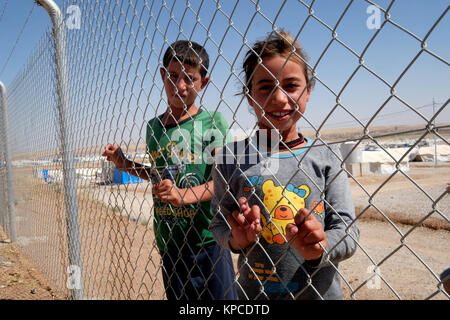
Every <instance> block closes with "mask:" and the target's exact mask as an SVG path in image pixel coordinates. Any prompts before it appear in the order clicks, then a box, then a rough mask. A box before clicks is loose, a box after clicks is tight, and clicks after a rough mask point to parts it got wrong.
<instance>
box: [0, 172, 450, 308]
mask: <svg viewBox="0 0 450 320" xmlns="http://www.w3.org/2000/svg"><path fill="white" fill-rule="evenodd" d="M407 175H408V177H409V179H408V178H406V177H405V175H403V174H396V175H394V176H392V177H389V176H365V177H355V180H356V181H355V180H352V179H351V186H352V192H353V198H354V202H355V206H356V208H357V212H358V213H359V215H358V220H357V223H358V225H359V227H360V229H361V239H360V242H359V244H360V247H359V248H358V250H357V252H356V253H355V255H354V256H353V257H352V258H351V259H349V260H347V261H344V262H342V263H341V264H340V268H339V270H340V272H341V274H342V276H343V280H342V284H343V290H344V296H345V299H351V298H355V299H397V298H401V299H425V298H432V299H448V296H447V295H445V294H444V293H443V292H441V291H439V287H438V285H439V280H438V278H439V274H440V273H441V272H442V271H444V270H445V269H446V268H448V267H450V251H449V250H446V249H445V248H448V247H449V245H450V231H449V230H450V228H449V222H448V217H449V207H450V205H449V202H448V201H449V197H448V195H444V190H445V183H444V181H450V167H449V166H440V167H438V168H434V167H433V166H412V167H411V170H410V171H409V172H407ZM388 178H389V180H388V182H387V183H385V181H386V179H388ZM410 179H412V180H413V181H414V182H415V184H414V183H411V181H410ZM30 181H31V180H30ZM30 181H26V184H27V188H30V185H31V184H32V183H31V182H30ZM361 186H362V187H363V188H362V187H361ZM417 186H420V188H421V190H420V189H418V188H417ZM27 188H25V187H24V188H18V189H17V192H16V196H17V198H18V202H17V205H16V215H17V222H16V223H17V226H18V230H19V232H18V243H17V244H10V243H1V244H0V299H65V298H67V297H68V296H69V295H70V291H69V290H68V289H67V287H66V282H67V278H68V275H67V266H68V263H67V256H66V255H67V254H66V251H67V250H66V243H67V242H66V241H67V240H66V237H67V235H66V234H65V229H64V219H65V217H62V216H61V212H62V211H63V210H61V207H62V206H63V202H62V199H61V193H60V191H59V190H58V189H57V188H55V186H46V185H44V186H41V187H39V188H38V189H36V188H37V187H36V186H35V189H33V190H32V192H31V193H30V189H27ZM106 188H109V193H108V192H107V191H105V190H106ZM27 190H28V191H27ZM83 190H84V191H81V192H80V196H79V212H80V222H81V227H80V238H81V240H82V243H81V254H82V260H83V265H84V270H83V284H84V294H85V297H86V298H87V299H164V293H163V285H162V280H161V279H162V278H161V275H160V272H161V270H160V267H159V254H158V252H157V250H156V249H155V243H154V237H153V232H152V230H151V227H150V226H151V224H150V226H148V225H147V224H146V223H143V221H142V219H141V216H140V214H139V212H142V211H143V210H144V209H145V208H146V206H151V204H150V203H149V200H148V196H147V194H149V192H150V190H149V189H148V186H145V185H143V184H141V185H129V186H121V187H117V186H109V187H108V186H106V187H105V186H103V187H98V188H97V187H94V186H90V187H89V188H88V187H87V186H86V188H85V189H83ZM374 191H376V193H375V195H374ZM417 192H418V193H417ZM369 195H370V196H372V199H373V202H372V203H373V204H374V205H375V206H374V207H376V209H374V207H371V208H365V207H366V206H367V199H365V197H366V198H367V197H369ZM422 195H425V198H424V199H425V200H424V199H421V198H420V197H421V196H422ZM430 199H431V200H430ZM436 200H439V201H436ZM107 203H109V204H110V205H109V206H107V205H106V204H107ZM127 203H129V204H127ZM398 203H400V204H398ZM122 205H123V206H124V207H126V208H128V209H125V210H124V209H123V207H122V208H121V206H122ZM433 208H434V211H433ZM364 209H365V210H364ZM40 212H46V215H45V216H43V215H42V214H39V213H40ZM427 215H429V217H428V218H427V219H425V220H424V221H421V220H423V218H424V217H425V216H427ZM386 218H389V222H388V221H387V220H386ZM27 221H32V222H33V224H32V225H31V224H30V223H27ZM418 223H420V224H418ZM0 237H3V238H0V240H3V239H4V238H5V235H4V234H2V235H0ZM42 257H46V258H45V259H43V258H42ZM374 264H375V265H377V266H378V267H379V269H378V270H379V274H380V277H379V278H377V277H374V276H373V272H371V270H372V268H373V265H374ZM38 270H40V271H41V272H42V273H41V272H38Z"/></svg>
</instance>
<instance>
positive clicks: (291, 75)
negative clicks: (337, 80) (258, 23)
mask: <svg viewBox="0 0 450 320" xmlns="http://www.w3.org/2000/svg"><path fill="white" fill-rule="evenodd" d="M262 65H264V66H261V65H259V66H257V67H256V70H255V72H254V74H253V77H252V86H251V88H252V89H251V92H250V97H249V96H247V99H248V102H249V104H250V105H251V106H252V107H253V108H254V110H255V113H256V116H257V118H258V123H259V127H260V128H265V129H272V128H274V127H275V128H276V129H278V130H279V131H280V132H284V131H286V130H294V131H295V127H296V122H297V121H298V120H299V119H300V117H301V116H302V115H303V113H304V112H305V110H306V103H307V102H308V100H309V94H310V92H311V88H310V87H309V88H306V89H305V87H306V78H305V75H304V73H303V72H304V71H303V66H302V65H300V64H299V63H297V62H295V61H293V60H291V59H289V60H288V61H287V62H286V58H285V57H283V56H279V55H278V56H275V57H270V58H264V59H263V62H262ZM277 81H278V83H279V84H278V86H277ZM262 110H264V114H263V112H262Z"/></svg>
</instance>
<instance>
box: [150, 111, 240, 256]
mask: <svg viewBox="0 0 450 320" xmlns="http://www.w3.org/2000/svg"><path fill="white" fill-rule="evenodd" d="M161 119H162V115H161V116H159V117H156V118H153V119H152V120H150V121H149V122H148V125H147V135H146V143H147V147H148V154H149V156H150V161H151V162H152V166H156V169H157V170H158V176H159V178H161V179H172V180H173V181H175V183H176V186H177V187H178V188H189V187H190V186H192V187H194V186H198V185H201V184H204V183H206V182H208V181H210V180H211V168H212V164H213V161H214V156H213V153H212V151H213V150H214V149H215V148H218V147H221V146H223V145H224V144H225V143H227V142H230V141H233V139H232V137H231V135H230V134H228V135H227V130H228V124H227V122H226V120H225V118H224V117H223V115H222V114H221V113H220V112H215V113H209V112H207V111H202V110H199V113H197V115H195V116H193V117H191V118H189V119H187V120H184V121H181V122H179V123H178V124H174V125H167V126H163V125H162V121H161ZM225 135H227V137H226V138H225ZM153 200H154V201H153V205H154V222H153V228H154V232H155V235H156V244H157V245H158V248H159V249H160V250H161V251H170V252H174V251H179V250H180V249H181V248H182V246H183V244H184V243H185V242H186V240H187V244H189V245H190V247H191V249H192V250H193V251H194V252H195V251H196V250H197V249H198V248H199V247H200V246H201V245H202V244H207V243H210V242H213V241H214V240H213V237H212V234H211V232H210V231H209V223H210V222H211V219H212V218H213V213H212V210H211V201H205V202H198V203H195V204H192V205H183V206H181V207H175V206H172V205H171V204H169V203H163V202H162V201H161V200H159V199H158V198H156V197H154V198H153Z"/></svg>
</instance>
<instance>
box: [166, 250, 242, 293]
mask: <svg viewBox="0 0 450 320" xmlns="http://www.w3.org/2000/svg"><path fill="white" fill-rule="evenodd" d="M161 257H162V260H163V270H162V273H163V279H164V286H165V288H166V296H167V299H168V300H237V293H236V289H235V285H234V269H233V261H232V259H231V255H230V252H229V251H228V250H226V249H223V248H221V247H220V246H219V245H218V244H217V243H215V242H214V243H210V244H206V245H204V246H202V247H201V248H200V249H198V248H195V250H189V248H186V249H183V250H182V251H181V252H176V253H168V252H161Z"/></svg>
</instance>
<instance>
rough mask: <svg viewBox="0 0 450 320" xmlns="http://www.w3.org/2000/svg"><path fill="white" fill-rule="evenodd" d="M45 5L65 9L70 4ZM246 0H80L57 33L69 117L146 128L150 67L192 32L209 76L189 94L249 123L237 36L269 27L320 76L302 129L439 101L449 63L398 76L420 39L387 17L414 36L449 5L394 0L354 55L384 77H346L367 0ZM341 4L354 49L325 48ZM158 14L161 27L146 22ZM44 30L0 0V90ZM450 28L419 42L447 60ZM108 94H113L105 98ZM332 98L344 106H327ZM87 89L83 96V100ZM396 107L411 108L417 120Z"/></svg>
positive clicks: (28, 3)
mask: <svg viewBox="0 0 450 320" xmlns="http://www.w3.org/2000/svg"><path fill="white" fill-rule="evenodd" d="M55 2H56V3H57V4H59V5H61V6H62V7H63V11H64V10H65V9H66V8H67V6H68V5H70V4H71V3H72V2H73V1H69V0H65V1H62V0H56V1H55ZM255 2H256V1H250V0H241V1H239V2H238V3H236V2H235V1H232V0H228V1H219V2H218V3H217V2H216V1H213V0H203V1H200V0H190V1H189V3H190V8H186V5H185V4H186V1H180V0H178V1H174V0H170V1H166V8H163V9H162V10H160V3H161V2H159V1H155V2H154V3H153V4H152V3H151V1H148V2H145V1H136V6H135V7H133V8H130V7H129V6H128V5H127V4H128V1H115V2H113V1H111V2H99V3H96V1H94V0H92V1H90V2H88V1H78V3H80V7H81V29H79V30H67V34H68V41H69V42H71V43H70V44H69V45H68V52H69V53H68V54H69V57H70V58H71V59H72V60H71V63H70V67H69V69H70V72H71V74H70V77H71V79H72V81H73V82H72V84H71V88H72V89H73V90H74V91H77V93H76V95H75V97H74V98H73V101H74V104H76V105H77V106H85V109H83V111H82V112H80V115H79V117H80V118H79V120H80V121H82V122H84V123H88V125H86V126H95V130H94V131H93V133H92V134H93V135H100V134H101V130H102V128H103V127H102V128H101V126H100V125H99V123H102V122H103V121H109V122H110V123H111V125H114V126H117V127H121V126H126V124H127V123H128V121H132V122H133V123H134V124H136V125H134V126H133V127H132V128H127V130H128V131H129V134H130V136H132V137H133V139H139V138H138V137H142V136H143V135H145V128H144V126H141V125H137V123H139V122H142V123H145V121H146V120H148V119H150V118H152V117H154V116H155V115H157V114H160V113H162V112H163V111H164V100H162V99H161V97H163V93H162V88H161V82H160V79H159V74H158V69H159V65H158V61H159V59H160V58H161V56H162V52H163V51H164V50H165V49H166V47H167V42H172V41H173V40H176V39H186V38H190V39H192V40H194V41H196V42H199V43H201V44H204V45H205V47H206V48H207V50H208V52H209V54H210V60H211V63H210V71H211V74H210V76H211V79H212V83H210V85H209V86H208V87H207V89H206V90H205V91H204V92H203V93H202V94H201V95H200V98H199V102H200V103H201V104H203V105H204V106H205V107H206V108H207V109H209V110H217V111H220V112H222V113H223V114H224V115H225V117H226V118H227V120H228V121H229V123H230V124H233V128H238V127H239V126H237V123H239V125H240V127H242V128H252V127H253V124H254V118H253V116H249V115H248V114H249V107H248V105H247V103H246V101H245V100H243V99H242V96H239V95H236V94H237V93H238V92H239V91H240V88H241V87H240V82H239V77H240V76H241V74H240V71H241V64H242V60H243V54H244V53H245V51H246V50H247V47H246V46H245V45H244V44H243V43H244V42H243V37H242V35H244V34H245V40H246V41H247V42H248V43H249V44H252V43H253V42H254V41H255V40H260V39H262V38H264V36H265V35H266V34H267V33H268V32H270V31H271V29H272V28H273V26H275V27H277V28H282V27H283V28H285V29H286V30H288V31H290V32H291V34H293V35H294V36H298V39H299V40H300V42H301V43H302V45H303V47H304V49H305V50H306V52H307V53H308V55H309V56H310V65H311V66H313V67H315V68H316V69H315V71H316V75H317V77H318V79H319V80H320V81H318V82H317V84H316V87H315V89H314V90H313V92H312V94H311V99H310V101H309V103H308V106H307V110H306V115H305V118H306V120H301V121H300V122H299V127H300V128H304V129H310V126H313V127H315V128H317V127H319V126H320V125H321V124H322V123H323V121H324V119H325V118H326V117H327V116H328V115H329V114H330V112H331V115H330V116H329V117H328V118H327V120H326V122H325V126H324V127H326V128H338V127H355V126H360V125H359V124H358V123H357V122H356V121H355V120H354V118H353V116H355V117H357V118H358V119H360V121H361V122H362V123H363V124H366V123H367V121H368V120H369V119H370V118H371V117H372V116H373V115H374V114H375V113H376V112H377V111H378V110H379V108H380V107H381V106H383V105H384V107H383V110H381V112H380V113H379V117H377V119H379V120H376V121H375V122H374V123H373V124H374V125H392V124H412V123H414V124H415V123H417V124H426V119H429V118H430V117H431V116H432V113H433V107H432V105H431V103H432V100H433V99H434V100H435V101H436V105H435V107H436V108H435V109H439V106H440V103H442V102H445V101H446V100H447V99H448V93H449V91H450V90H449V89H450V77H449V66H448V65H447V63H445V62H443V61H440V60H439V59H437V58H436V57H434V56H432V55H430V54H429V53H427V52H422V53H421V54H420V55H419V57H418V58H417V60H416V61H415V62H414V64H413V65H412V66H411V67H410V68H409V69H408V70H407V72H406V73H405V74H404V75H403V76H402V77H401V79H400V81H398V83H396V82H397V80H398V78H399V77H400V75H401V74H402V73H403V72H404V70H405V68H407V66H408V65H409V64H410V62H411V61H412V60H413V59H414V58H415V57H416V56H417V55H418V54H419V52H420V51H421V49H422V47H421V42H420V41H418V40H417V39H415V38H414V37H413V36H411V35H409V34H408V33H407V32H405V31H404V30H401V29H400V28H398V27H396V26H395V25H394V24H393V23H395V24H397V25H399V26H401V27H402V28H404V29H406V30H407V31H408V32H410V33H411V34H413V35H414V36H415V37H417V38H419V39H424V37H425V36H427V33H428V32H429V30H430V29H431V27H432V26H433V25H434V23H435V22H436V21H437V19H438V18H439V17H440V16H441V15H442V14H443V12H445V10H447V8H448V6H449V1H447V0H433V1H426V0H397V1H395V2H394V4H393V5H392V7H391V8H390V10H389V14H390V19H391V21H392V22H393V23H390V22H388V23H386V25H385V26H384V27H383V28H382V29H381V31H380V32H379V34H378V35H377V36H376V38H375V39H374V40H373V41H372V43H371V45H370V46H369V48H368V50H367V51H365V52H364V56H363V60H364V65H365V66H367V67H368V68H369V69H370V70H371V71H372V72H374V73H376V75H378V77H380V78H382V80H380V79H379V78H378V77H377V76H374V75H373V74H372V73H371V72H370V71H367V70H365V69H364V68H361V67H360V68H359V69H358V71H357V73H356V74H355V75H354V76H353V77H352V79H351V80H350V82H348V83H347V81H348V80H349V78H350V77H351V76H352V74H353V73H354V72H355V70H356V69H357V68H358V66H360V65H359V57H358V56H361V54H362V53H363V50H364V49H365V48H366V46H367V45H368V43H369V41H370V40H371V39H372V38H373V36H374V35H375V33H376V32H377V30H376V29H369V28H368V26H367V21H368V19H370V17H371V14H370V13H367V12H366V10H367V8H368V7H369V5H370V4H369V3H367V2H366V1H362V0H355V1H353V2H351V1H344V0H341V1H335V0H316V1H314V2H313V5H312V9H313V10H314V16H310V15H309V9H308V8H307V6H306V5H310V4H311V0H308V1H306V0H305V1H301V2H299V1H294V0H288V1H286V2H282V1H272V0H262V1H259V2H257V5H256V4H255ZM374 2H375V3H376V4H378V5H379V6H380V7H381V8H384V9H386V8H388V7H389V6H390V4H391V1H387V0H376V1H374ZM349 3H351V5H350V6H349V7H348V10H347V11H346V12H345V15H344V16H343V18H342V20H341V21H340V22H339V24H338V26H337V28H336V30H335V31H336V36H337V38H336V39H337V40H339V41H340V42H342V43H343V44H345V46H347V47H349V48H351V50H352V51H353V53H352V52H351V51H350V50H348V49H346V48H345V47H344V45H342V44H341V43H339V42H338V41H336V40H335V41H332V43H331V45H330V41H331V40H332V31H330V30H329V28H331V29H334V28H335V26H336V24H337V22H338V20H339V19H340V17H341V16H342V15H343V13H344V11H345V9H346V7H347V5H348V4H349ZM200 4H201V6H200ZM218 4H219V5H220V9H218ZM305 4H306V5H305ZM255 8H257V10H255ZM133 11H134V12H133ZM30 12H31V14H30ZM194 12H196V13H195V14H194ZM171 14H172V19H171V18H170V15H171ZM380 18H381V20H380V22H381V23H383V22H385V17H384V13H383V12H382V14H381V17H380ZM156 19H158V21H157V25H158V27H159V29H156V28H155V25H156V23H155V21H156ZM230 21H232V26H231V27H230ZM250 21H251V23H250V24H249V22H250ZM305 21H306V23H305ZM327 26H328V27H327ZM49 28H50V20H49V17H48V15H47V13H46V12H45V10H44V9H43V8H42V7H38V6H36V5H35V4H34V1H33V0H8V1H6V0H0V39H1V43H2V45H1V49H0V72H1V74H0V81H2V82H4V83H5V85H6V86H7V87H9V86H10V85H11V83H12V80H13V79H14V77H15V76H16V75H17V74H18V72H20V71H21V70H22V69H23V68H24V67H25V65H26V63H27V61H28V57H29V56H30V55H31V53H32V52H33V50H35V48H36V46H37V45H38V43H39V41H40V40H41V39H42V38H43V37H44V34H45V32H48V30H49ZM180 29H181V30H182V33H180ZM300 30H301V32H300V33H299V31H300ZM449 30H450V14H449V13H448V12H447V14H446V15H445V16H444V17H443V18H442V19H441V21H440V22H439V24H437V26H436V27H435V29H434V30H433V32H432V33H431V34H430V35H429V36H428V37H427V41H426V44H427V49H428V50H429V51H431V52H432V53H433V54H434V55H437V56H439V57H440V58H441V59H442V60H444V61H447V62H448V61H450V50H449V49H450V41H449V34H448V32H449ZM208 32H209V34H208ZM165 42H166V43H165ZM135 43H137V45H135ZM15 44H16V47H15V49H14V51H13V54H12V55H11V56H10V54H11V51H12V49H13V47H14V45H15ZM218 45H220V48H218ZM95 50H97V51H95ZM355 54H356V55H355ZM9 56H10V59H9V61H8V57H9ZM319 58H320V62H319V63H317V62H318V61H319ZM111 66H113V68H111ZM233 72H234V73H233ZM85 73H89V75H86V74H85ZM98 83H101V85H98ZM322 83H323V84H322ZM346 83H347V85H346V86H345V88H344V85H345V84H346ZM394 83H396V85H395V94H396V96H398V97H399V98H400V99H397V98H395V97H394V98H391V99H389V97H390V95H391V88H390V86H392V85H393V84H394ZM324 84H325V85H324ZM343 88H344V90H342V89H343ZM111 91H114V92H115V93H116V94H115V95H114V98H113V99H112V98H111V96H112V95H111ZM341 91H342V92H341ZM337 94H339V97H340V100H339V101H340V103H341V105H342V106H338V107H337V108H335V106H336V95H337ZM86 95H89V96H90V97H91V98H90V99H86V98H84V97H85V96H86ZM106 96H108V99H105V97H106ZM221 97H222V98H221ZM111 99H112V100H111ZM107 100H108V101H109V102H107ZM386 101H387V103H386ZM401 101H403V102H404V103H402V102H401ZM105 103H109V105H110V106H109V107H108V106H107V105H105ZM406 104H408V105H410V106H412V107H414V108H416V109H417V110H419V111H420V113H421V116H420V115H417V114H416V113H414V112H412V111H411V110H410V109H409V108H408V107H407V106H406ZM111 107H112V108H113V110H115V111H113V113H114V115H113V116H111V115H109V116H108V115H105V116H98V117H97V118H95V119H93V118H92V116H90V115H89V114H90V113H92V112H93V110H102V109H107V108H111ZM449 109H450V108H448V107H447V108H446V109H445V110H444V111H443V112H441V114H440V115H439V116H438V118H437V120H436V121H437V122H438V123H449V122H450V111H449ZM108 110H110V109H108ZM349 112H350V113H351V114H352V115H353V116H351V115H350V114H349ZM103 117H105V118H103ZM88 119H90V120H88ZM92 121H93V122H92ZM94 123H95V124H94ZM113 123H114V124H113ZM128 127H130V126H128ZM80 130H83V129H80ZM125 136H126V134H124V133H123V132H122V133H121V134H120V136H118V135H113V136H109V137H108V138H109V139H113V140H116V141H117V140H126V138H125Z"/></svg>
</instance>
